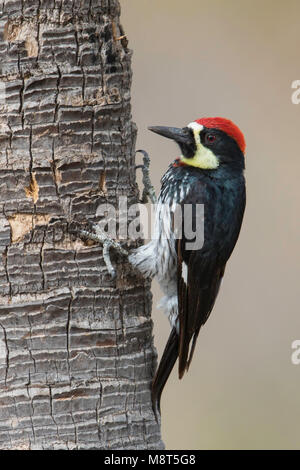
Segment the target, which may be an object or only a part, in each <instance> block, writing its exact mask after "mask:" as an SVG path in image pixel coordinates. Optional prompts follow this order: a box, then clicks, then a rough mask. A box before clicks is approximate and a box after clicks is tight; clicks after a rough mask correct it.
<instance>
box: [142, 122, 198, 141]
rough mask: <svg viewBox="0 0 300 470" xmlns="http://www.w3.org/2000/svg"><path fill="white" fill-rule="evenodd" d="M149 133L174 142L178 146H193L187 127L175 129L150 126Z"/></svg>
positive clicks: (190, 133)
mask: <svg viewBox="0 0 300 470" xmlns="http://www.w3.org/2000/svg"><path fill="white" fill-rule="evenodd" d="M148 129H149V131H152V132H155V133H156V134H159V135H162V136H163V137H167V139H172V140H175V142H177V143H178V144H184V145H193V134H192V132H191V131H190V129H188V128H187V127H185V128H183V129H180V128H177V127H165V126H151V127H148Z"/></svg>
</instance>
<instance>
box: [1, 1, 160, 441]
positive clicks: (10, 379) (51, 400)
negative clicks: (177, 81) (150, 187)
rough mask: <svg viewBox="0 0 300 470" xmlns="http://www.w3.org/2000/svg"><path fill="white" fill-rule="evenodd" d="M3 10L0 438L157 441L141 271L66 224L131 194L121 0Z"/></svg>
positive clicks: (27, 4) (147, 300)
mask: <svg viewBox="0 0 300 470" xmlns="http://www.w3.org/2000/svg"><path fill="white" fill-rule="evenodd" d="M0 14H1V17H0V79H1V88H0V194H1V201H0V205H1V210H0V213H1V216H0V252H1V257H0V448H1V449H147V448H149V449H159V448H162V447H163V444H162V441H161V438H160V429H159V426H158V425H157V423H156V421H155V417H154V415H153V413H152V408H151V399H150V382H151V379H152V375H153V372H154V368H155V365H156V354H155V350H154V347H153V340H152V321H151V316H150V314H151V293H150V286H149V283H148V282H146V281H144V280H142V279H140V278H138V277H135V276H134V274H128V270H127V271H126V267H124V265H122V264H119V265H118V275H117V278H116V280H112V279H111V277H110V276H109V275H108V273H107V269H106V266H105V264H104V261H103V257H102V247H101V246H99V245H95V244H90V243H85V242H84V241H81V240H79V239H78V238H77V239H75V238H74V237H72V236H71V235H70V232H69V225H70V223H71V222H72V221H73V220H74V219H75V220H76V219H77V218H85V219H90V220H95V214H96V211H97V207H98V206H99V204H102V203H104V202H109V203H112V204H117V201H118V197H119V196H121V195H126V196H128V199H129V204H131V203H133V202H136V201H137V197H138V190H137V186H136V182H135V157H134V148H135V137H136V127H135V125H134V124H133V123H132V121H131V108H130V85H131V53H130V51H129V50H128V49H127V41H126V38H124V37H123V38H122V36H123V31H122V28H121V26H120V23H119V15H120V7H119V3H118V1H117V0H102V1H101V0H92V1H83V0H73V1H71V0H70V1H65V0H30V1H29V0H28V1H27V0H22V1H21V0H3V1H2V2H0Z"/></svg>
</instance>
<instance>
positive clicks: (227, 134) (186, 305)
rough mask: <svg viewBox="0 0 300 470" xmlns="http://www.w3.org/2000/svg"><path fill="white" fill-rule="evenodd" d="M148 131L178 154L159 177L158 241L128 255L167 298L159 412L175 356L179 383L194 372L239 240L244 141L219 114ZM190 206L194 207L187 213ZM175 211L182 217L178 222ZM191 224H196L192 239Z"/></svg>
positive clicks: (157, 385)
mask: <svg viewBox="0 0 300 470" xmlns="http://www.w3.org/2000/svg"><path fill="white" fill-rule="evenodd" d="M149 130H150V131H152V132H154V133H156V134H159V135H161V136H163V137H166V138H168V139H172V140H173V141H175V142H176V144H177V145H178V146H179V149H180V156H179V157H178V158H176V159H175V160H174V161H172V163H171V164H170V165H169V167H168V169H167V171H166V173H165V174H164V175H163V177H162V179H161V189H160V193H159V197H158V200H157V205H156V213H155V225H154V236H153V237H152V239H151V240H150V242H149V243H147V244H145V245H142V246H140V247H138V248H137V249H135V250H133V252H131V254H130V255H129V258H128V259H129V262H130V263H131V264H132V265H133V266H134V267H135V268H137V269H138V270H139V271H140V272H141V273H142V274H143V275H144V276H145V277H150V278H154V277H156V278H157V280H158V282H159V285H160V288H161V290H162V291H163V293H164V297H163V298H162V299H161V301H160V304H159V305H160V306H161V307H162V308H163V309H164V311H165V313H166V315H167V317H168V319H169V322H170V326H171V332H170V336H169V339H168V341H167V344H166V346H165V349H164V352H163V355H162V358H161V360H160V363H159V366H158V369H157V372H156V374H155V377H154V379H153V382H152V391H151V395H152V406H153V410H154V412H155V415H157V413H159V414H160V413H161V409H160V401H161V395H162V391H163V389H164V386H165V384H166V382H167V380H168V378H169V375H170V373H171V371H172V369H173V367H174V365H175V363H176V361H177V359H178V375H179V379H181V378H182V377H183V375H184V373H185V372H186V371H188V369H189V367H190V364H191V361H192V358H193V355H194V351H195V346H196V342H197V338H198V335H199V331H200V329H201V327H202V326H203V325H204V324H205V323H206V321H207V319H208V317H209V316H210V313H211V311H212V309H213V307H214V304H215V301H216V298H217V295H218V292H219V289H220V285H221V282H222V279H223V276H224V271H225V267H226V263H227V261H228V259H229V258H230V256H231V253H232V251H233V249H234V247H235V245H236V242H237V240H238V237H239V233H240V229H241V225H242V220H243V216H244V210H245V205H246V187H245V177H244V169H245V149H246V143H245V138H244V135H243V133H242V132H241V130H240V129H239V127H238V126H237V125H236V124H234V123H233V122H232V121H231V120H230V119H226V118H222V117H203V118H200V119H197V120H195V121H192V122H191V123H190V124H188V125H187V126H185V127H183V128H177V127H166V126H152V127H149ZM185 207H190V212H189V215H186V211H185ZM199 207H200V208H202V212H201V211H200V219H201V217H202V219H201V220H202V225H201V227H202V229H201V230H202V232H201V233H202V236H200V235H199V237H198V238H200V242H201V243H199V240H198V243H196V242H197V240H196V238H197V236H196V235H195V233H196V232H195V227H197V223H198V222H197V220H198V219H197V217H198V212H197V208H199ZM178 209H180V211H181V218H180V217H178V219H179V222H178V223H176V224H175V223H174V218H175V215H176V211H177V210H178ZM201 214H202V216H201ZM187 225H189V226H192V230H190V232H189V234H188V235H187V234H186V230H185V228H186V226H187ZM190 234H192V235H193V234H194V238H191V237H190V236H189V235H190ZM178 235H179V236H178Z"/></svg>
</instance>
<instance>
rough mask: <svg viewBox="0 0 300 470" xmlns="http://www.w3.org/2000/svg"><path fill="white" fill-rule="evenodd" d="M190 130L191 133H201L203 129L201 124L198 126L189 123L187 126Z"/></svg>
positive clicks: (195, 123)
mask: <svg viewBox="0 0 300 470" xmlns="http://www.w3.org/2000/svg"><path fill="white" fill-rule="evenodd" d="M187 127H189V128H190V129H193V131H196V132H201V131H202V129H204V127H203V126H202V125H201V124H198V122H195V121H194V122H191V123H190V124H188V126H187Z"/></svg>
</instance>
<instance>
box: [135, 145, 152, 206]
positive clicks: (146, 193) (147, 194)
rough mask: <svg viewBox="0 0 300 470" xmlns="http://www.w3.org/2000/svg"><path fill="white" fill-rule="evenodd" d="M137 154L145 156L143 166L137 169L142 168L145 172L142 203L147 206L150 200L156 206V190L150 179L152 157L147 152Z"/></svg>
mask: <svg viewBox="0 0 300 470" xmlns="http://www.w3.org/2000/svg"><path fill="white" fill-rule="evenodd" d="M136 153H141V154H142V155H143V165H137V166H136V167H135V168H136V169H138V168H141V169H142V172H143V185H144V189H143V194H142V199H141V200H140V202H141V203H142V204H146V203H147V202H148V198H149V199H150V201H151V202H152V204H156V202H157V198H156V194H155V189H154V187H153V185H152V183H151V179H150V170H149V168H150V157H149V155H148V153H147V152H146V151H145V150H137V151H136Z"/></svg>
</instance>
